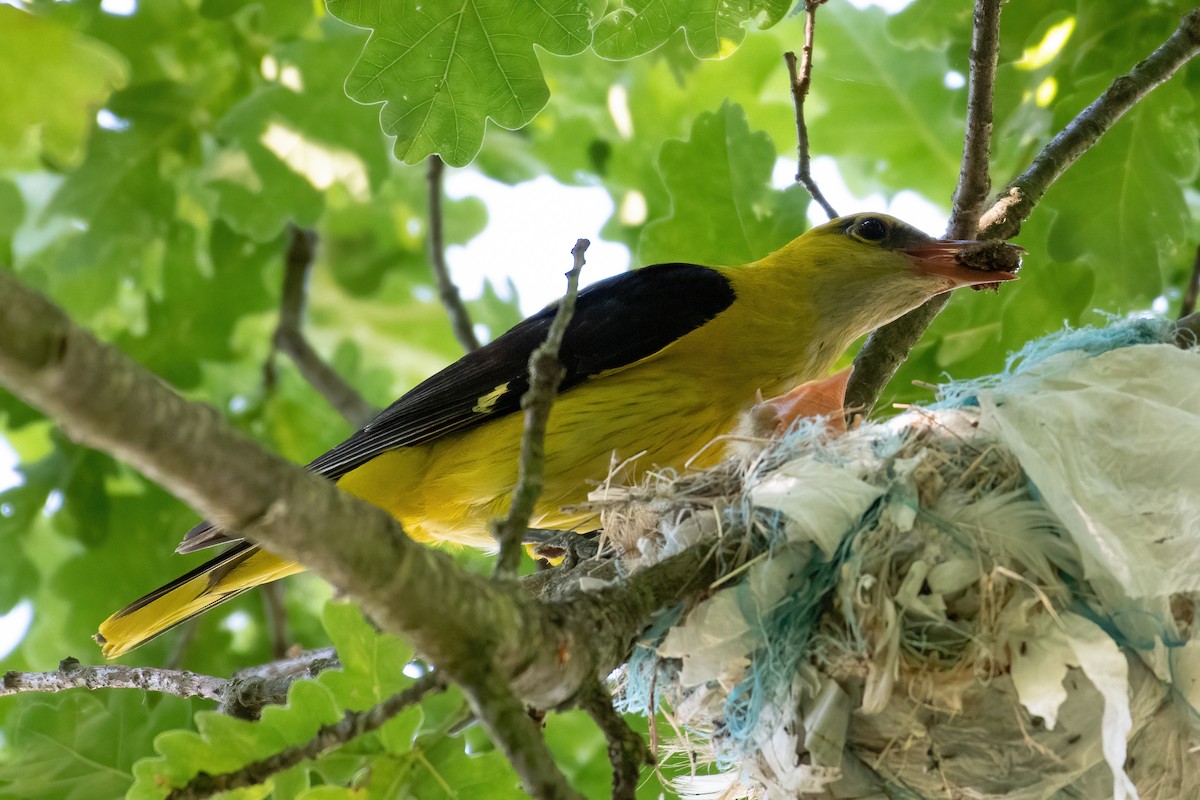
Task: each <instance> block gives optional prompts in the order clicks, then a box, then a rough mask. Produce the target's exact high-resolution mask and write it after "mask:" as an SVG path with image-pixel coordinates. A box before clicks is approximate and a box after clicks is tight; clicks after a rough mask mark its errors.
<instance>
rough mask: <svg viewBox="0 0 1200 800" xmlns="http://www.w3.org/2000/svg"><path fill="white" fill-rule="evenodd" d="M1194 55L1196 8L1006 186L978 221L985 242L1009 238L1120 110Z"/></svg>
mask: <svg viewBox="0 0 1200 800" xmlns="http://www.w3.org/2000/svg"><path fill="white" fill-rule="evenodd" d="M1197 53H1200V8H1198V9H1195V10H1193V11H1189V12H1188V13H1187V14H1186V15H1185V16H1184V18H1183V21H1182V22H1180V24H1179V27H1178V28H1177V29H1176V30H1175V32H1174V33H1172V34H1171V35H1170V36H1169V37H1168V38H1167V40H1166V41H1165V42H1164V43H1163V44H1162V46H1160V47H1159V48H1157V49H1156V50H1155V51H1154V52H1153V53H1151V54H1150V55H1149V56H1147V57H1146V58H1145V59H1144V60H1142V61H1139V62H1138V63H1137V65H1136V66H1134V68H1133V69H1131V70H1129V72H1127V73H1126V74H1124V75H1122V76H1121V77H1119V78H1117V79H1116V80H1114V81H1113V82H1112V83H1111V84H1110V85H1109V87H1108V88H1107V89H1105V90H1104V93H1103V94H1102V95H1100V96H1099V97H1098V98H1096V99H1095V100H1093V101H1092V103H1091V104H1090V105H1089V106H1088V107H1087V108H1085V109H1084V110H1083V111H1080V112H1079V114H1078V115H1076V117H1075V119H1073V120H1071V121H1070V122H1069V123H1067V126H1066V127H1065V128H1063V129H1062V130H1061V131H1059V133H1058V135H1057V136H1055V137H1054V138H1053V139H1051V140H1050V143H1049V144H1047V145H1046V146H1045V147H1044V148H1042V151H1041V152H1040V153H1039V154H1038V155H1037V157H1036V158H1034V160H1033V163H1032V164H1030V165H1029V168H1028V169H1026V170H1025V171H1024V172H1023V173H1021V174H1020V175H1019V176H1018V177H1017V178H1016V179H1015V180H1014V181H1013V182H1012V183H1010V184H1009V185H1008V186H1007V187H1006V188H1005V189H1004V191H1003V192H1001V193H1000V196H999V197H998V198H997V199H996V201H995V204H994V205H993V206H992V207H991V208H990V209H988V211H987V212H986V213H984V215H983V218H982V220H981V221H980V228H981V229H982V235H983V236H984V237H985V238H988V239H1010V238H1012V237H1013V236H1016V235H1017V232H1018V231H1020V229H1021V223H1022V222H1024V221H1025V220H1026V219H1028V217H1029V214H1030V212H1032V211H1033V208H1034V206H1036V205H1037V203H1038V201H1039V200H1041V199H1042V195H1044V194H1045V193H1046V190H1047V189H1048V188H1050V186H1051V184H1053V183H1054V182H1055V181H1056V180H1058V178H1059V177H1060V176H1061V175H1062V174H1063V173H1064V172H1066V171H1067V169H1069V168H1070V166H1071V165H1072V164H1074V163H1075V162H1076V161H1077V160H1078V159H1079V157H1080V156H1082V155H1083V154H1084V153H1086V152H1087V151H1088V150H1090V149H1091V147H1092V145H1094V144H1096V142H1098V141H1099V140H1100V137H1101V136H1103V135H1104V134H1105V133H1107V132H1108V129H1109V128H1111V127H1112V126H1113V125H1114V124H1116V122H1117V120H1119V119H1121V117H1123V116H1124V115H1125V112H1127V111H1129V109H1131V108H1133V106H1135V105H1136V104H1137V103H1138V102H1139V101H1141V100H1142V98H1144V97H1145V96H1146V95H1147V94H1149V93H1150V92H1151V91H1152V90H1153V89H1155V88H1156V87H1158V86H1159V85H1161V84H1162V83H1164V82H1166V81H1167V80H1168V79H1169V78H1170V77H1171V76H1172V75H1174V74H1175V73H1176V72H1177V71H1178V70H1179V68H1180V67H1182V66H1183V65H1184V64H1186V63H1187V62H1188V61H1189V60H1191V59H1192V58H1193V57H1195V55H1196V54H1197Z"/></svg>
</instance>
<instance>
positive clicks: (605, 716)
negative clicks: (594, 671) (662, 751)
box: [579, 680, 654, 800]
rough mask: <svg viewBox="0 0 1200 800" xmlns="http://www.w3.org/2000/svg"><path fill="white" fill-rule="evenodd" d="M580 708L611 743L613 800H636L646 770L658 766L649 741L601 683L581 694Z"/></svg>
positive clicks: (586, 688)
mask: <svg viewBox="0 0 1200 800" xmlns="http://www.w3.org/2000/svg"><path fill="white" fill-rule="evenodd" d="M579 707H580V708H582V709H583V710H584V711H586V712H587V714H588V716H590V717H591V718H592V720H593V721H594V722H595V723H596V725H597V726H599V728H600V730H601V731H602V732H603V733H604V738H605V740H606V741H607V742H608V760H609V761H610V762H611V763H612V768H613V791H612V797H613V800H635V798H636V796H637V785H638V777H639V776H640V774H641V770H642V767H644V766H647V765H651V764H653V763H654V758H653V757H652V756H651V754H650V748H649V747H647V746H646V741H645V740H644V739H643V738H642V737H641V736H639V735H638V734H637V733H636V732H635V731H634V730H633V729H632V728H630V727H629V724H628V723H627V722H626V721H625V718H624V717H622V716H621V715H620V714H618V713H617V710H616V709H615V708H613V704H612V695H610V694H609V692H608V689H607V688H606V687H605V686H604V684H602V683H601V682H600V681H599V680H597V681H596V682H595V683H594V684H593V685H592V686H591V687H584V689H583V690H582V691H581V692H580V695H579Z"/></svg>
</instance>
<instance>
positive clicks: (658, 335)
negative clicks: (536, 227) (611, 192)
mask: <svg viewBox="0 0 1200 800" xmlns="http://www.w3.org/2000/svg"><path fill="white" fill-rule="evenodd" d="M733 299H734V291H733V287H732V286H731V285H730V283H729V279H728V278H726V277H725V275H723V274H722V273H720V272H718V271H717V270H714V269H709V268H708V267H700V266H696V265H694V264H656V265H654V266H650V267H643V268H642V269H639V270H635V271H633V272H626V273H623V274H621V275H616V276H614V277H611V278H607V279H605V280H602V281H599V282H597V283H594V284H592V285H591V286H589V287H587V288H586V289H584V290H583V291H581V292H580V293H579V298H578V300H577V301H576V305H575V315H574V316H573V317H572V318H571V324H570V325H569V326H568V327H567V331H566V333H565V335H564V336H563V343H562V348H561V350H560V352H559V360H560V361H561V362H562V364H563V367H564V368H565V370H566V374H565V376H564V377H563V382H562V384H561V385H560V387H559V392H567V391H570V390H571V388H572V387H574V386H578V385H579V384H580V383H583V382H584V381H585V380H587V378H589V377H590V376H593V375H597V374H599V373H601V372H605V371H607V370H612V369H617V368H619V367H623V366H626V365H628V364H632V363H634V362H635V361H638V360H640V359H643V358H645V357H647V356H650V355H653V354H654V353H657V352H658V351H659V350H661V349H662V348H664V347H666V346H667V345H669V344H670V343H671V342H673V341H675V340H676V339H679V338H680V337H682V336H684V335H686V334H687V333H689V332H690V331H693V330H695V329H696V328H699V327H700V326H701V325H703V324H704V323H706V322H708V321H709V320H710V319H712V318H713V317H715V316H716V315H717V314H719V313H721V312H722V311H724V310H725V309H726V308H728V307H729V306H730V304H731V303H733ZM557 310H558V303H554V304H552V305H550V306H548V307H546V308H544V309H542V310H541V311H539V312H538V313H536V314H534V315H533V316H531V317H529V318H528V319H526V320H524V321H522V322H520V323H518V324H517V325H516V326H515V327H513V328H512V329H511V330H509V331H508V332H506V333H504V334H503V335H502V336H500V337H498V338H497V339H495V340H494V341H492V342H490V343H489V344H486V345H484V346H483V347H481V348H479V349H478V350H475V351H473V352H471V353H468V354H467V355H465V356H463V357H462V358H460V359H459V360H458V361H456V362H454V363H453V364H451V365H450V366H448V367H446V368H445V369H444V370H442V371H441V372H439V373H437V374H436V375H434V376H432V377H430V378H428V379H427V380H425V381H423V382H422V383H420V384H419V385H417V386H416V387H414V388H413V389H412V390H411V391H409V392H408V393H406V394H405V395H404V396H403V397H401V398H400V399H399V400H397V401H396V402H394V403H392V404H391V405H390V406H388V407H387V408H386V409H384V410H383V411H382V412H380V414H379V416H377V417H376V418H375V419H373V420H371V421H370V422H368V423H367V424H366V425H365V426H363V427H362V429H360V430H359V431H357V432H356V433H354V434H353V435H352V436H351V437H350V438H348V439H346V441H344V442H342V443H341V444H339V445H338V446H337V447H334V448H333V449H332V450H330V451H329V452H327V453H325V454H324V455H322V456H320V457H319V458H317V459H316V460H315V461H313V462H312V463H311V464H309V465H308V469H309V470H311V471H313V472H316V473H317V474H319V475H323V476H325V477H327V478H329V479H330V480H337V479H338V478H341V477H342V476H343V475H345V474H346V473H347V472H350V471H351V470H354V469H357V468H358V467H361V466H362V465H363V464H366V463H367V462H368V461H370V460H371V459H373V458H375V457H376V456H378V455H379V454H381V453H384V452H387V451H388V450H394V449H397V448H400V447H411V446H413V445H418V444H423V443H425V442H430V441H433V440H434V439H437V438H439V437H441V436H445V435H446V434H449V433H454V432H458V431H464V430H468V429H470V428H473V427H475V426H477V425H481V424H483V423H484V422H487V421H488V420H492V419H496V418H498V417H502V416H505V415H507V414H512V413H514V412H516V411H518V410H519V409H520V407H521V395H523V394H524V393H525V391H526V390H527V389H528V388H529V356H530V355H531V354H532V353H533V351H534V349H535V348H536V347H537V346H538V345H540V344H541V343H542V342H544V341H545V340H546V334H547V332H548V331H549V329H550V323H551V322H552V321H553V319H554V315H555V313H556V312H557ZM514 457H515V456H514ZM226 540H227V539H226V537H224V536H221V535H220V534H218V533H217V532H216V531H215V530H213V529H211V528H210V527H209V526H207V524H201V525H199V526H197V527H196V528H194V529H192V530H191V531H189V532H188V534H187V536H186V537H185V538H184V541H183V544H181V545H180V547H179V551H180V552H190V551H191V550H195V549H200V548H201V547H207V546H209V545H212V544H217V543H218V542H220V541H226Z"/></svg>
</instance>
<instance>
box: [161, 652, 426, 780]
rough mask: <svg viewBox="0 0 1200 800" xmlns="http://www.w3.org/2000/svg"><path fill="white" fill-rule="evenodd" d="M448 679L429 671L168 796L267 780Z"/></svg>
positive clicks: (370, 727) (362, 731)
mask: <svg viewBox="0 0 1200 800" xmlns="http://www.w3.org/2000/svg"><path fill="white" fill-rule="evenodd" d="M445 688H446V684H445V681H444V680H443V679H442V677H441V676H440V675H438V673H436V672H430V673H427V674H426V675H424V676H423V677H421V678H418V679H417V680H416V682H415V683H413V684H412V685H411V686H409V687H408V688H407V689H405V690H404V691H402V692H399V693H397V694H394V695H392V696H391V697H389V698H387V699H386V700H383V701H382V702H380V703H378V704H376V705H374V706H372V707H371V708H368V709H366V710H364V711H347V712H346V716H345V717H343V718H342V719H341V720H340V721H338V722H335V723H334V724H332V725H323V726H321V729H320V730H318V731H317V735H316V736H314V737H313V738H312V739H310V740H309V741H307V742H305V743H304V744H300V745H296V746H294V747H288V748H286V749H284V750H281V751H280V752H278V753H276V754H275V755H273V756H268V757H267V758H264V759H261V760H259V761H255V762H252V763H250V764H247V765H246V766H244V767H242V768H241V769H237V770H234V771H232V772H225V773H221V774H220V775H209V774H208V773H206V772H201V773H200V774H199V775H197V776H196V777H194V778H192V779H191V780H190V781H188V782H187V784H185V785H184V786H181V787H179V788H178V789H175V790H173V791H172V792H171V793H170V794H168V795H167V800H201V798H205V797H211V796H212V795H214V794H218V793H219V792H228V791H232V790H233V789H242V788H245V787H247V786H256V785H258V784H260V783H264V782H265V781H266V780H267V779H268V778H270V777H271V776H272V775H275V774H277V773H279V772H283V771H284V770H285V769H289V768H291V767H294V766H296V765H297V764H299V763H301V762H303V761H311V760H313V759H316V758H320V757H321V756H322V755H324V754H326V753H328V752H330V751H331V750H335V749H337V748H338V747H341V746H342V745H344V744H346V743H347V742H349V741H350V740H351V739H355V738H357V737H359V736H362V735H363V734H366V733H370V732H371V731H373V730H376V729H377V728H379V727H381V726H382V725H383V724H384V723H385V722H387V721H388V720H390V719H392V718H393V717H395V716H396V715H397V714H399V713H400V712H402V711H404V710H405V709H406V708H408V707H409V706H412V705H414V704H416V703H418V702H420V700H421V698H422V697H424V696H425V695H426V694H428V693H429V692H435V691H442V690H443V689H445Z"/></svg>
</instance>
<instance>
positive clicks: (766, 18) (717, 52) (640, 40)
mask: <svg viewBox="0 0 1200 800" xmlns="http://www.w3.org/2000/svg"><path fill="white" fill-rule="evenodd" d="M788 7H789V3H788V2H786V0H785V1H784V2H780V0H740V2H733V3H730V2H723V1H722V0H706V1H705V2H703V3H695V2H687V0H666V2H663V0H631V2H630V3H628V4H627V5H625V6H622V7H621V8H617V9H615V10H614V11H613V12H612V13H610V14H609V15H608V16H606V17H605V18H604V19H603V20H601V21H600V24H599V25H597V26H596V33H595V41H594V42H593V46H594V47H595V48H596V52H597V53H598V54H600V55H602V56H604V57H605V58H633V57H634V56H641V55H645V54H646V53H649V52H650V51H651V50H654V49H656V48H658V47H661V46H662V45H663V44H664V43H665V42H666V41H667V39H669V38H670V37H671V35H672V34H673V33H675V32H676V31H678V30H680V29H683V32H684V35H685V36H686V37H687V44H688V47H689V48H690V49H691V51H692V52H693V53H695V54H696V56H697V57H699V58H721V57H723V56H726V55H729V54H730V53H731V52H733V50H735V49H736V48H737V46H738V45H740V44H741V43H742V39H744V38H745V36H746V31H745V28H744V25H745V23H746V21H747V20H751V19H755V18H758V19H759V20H760V27H763V28H768V27H770V26H772V25H774V24H775V23H776V22H779V20H780V19H781V18H782V17H783V15H784V14H785V13H786V12H787V10H788Z"/></svg>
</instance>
